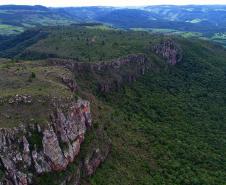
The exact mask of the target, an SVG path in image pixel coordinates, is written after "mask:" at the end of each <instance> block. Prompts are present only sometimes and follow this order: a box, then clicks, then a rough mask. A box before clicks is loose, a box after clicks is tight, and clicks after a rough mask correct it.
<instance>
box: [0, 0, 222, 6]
mask: <svg viewBox="0 0 226 185" xmlns="http://www.w3.org/2000/svg"><path fill="white" fill-rule="evenodd" d="M0 5H42V6H47V7H84V6H111V7H133V6H153V5H226V0H216V1H212V0H206V1H205V2H204V3H203V1H200V0H184V1H183V2H181V1H179V0H165V1H164V0H160V1H159V0H153V1H149V0H143V1H139V0H135V1H126V0H115V1H110V0H93V1H89V0H77V1H73V0H68V1H63V0H55V1H54V3H53V1H52V0H30V1H29V2H28V1H27V0H1V2H0Z"/></svg>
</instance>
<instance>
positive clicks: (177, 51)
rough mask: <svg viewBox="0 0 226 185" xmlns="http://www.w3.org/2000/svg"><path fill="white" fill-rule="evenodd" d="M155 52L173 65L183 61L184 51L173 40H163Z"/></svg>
mask: <svg viewBox="0 0 226 185" xmlns="http://www.w3.org/2000/svg"><path fill="white" fill-rule="evenodd" d="M153 51H154V52H155V53H156V54H157V55H159V56H161V57H163V58H164V59H165V60H166V61H167V62H168V63H169V64H172V65H175V64H176V63H178V62H180V61H181V60H182V50H181V48H180V46H179V45H178V44H177V43H176V42H175V41H173V40H172V39H166V40H163V41H162V42H161V43H160V44H157V45H155V46H154V47H153Z"/></svg>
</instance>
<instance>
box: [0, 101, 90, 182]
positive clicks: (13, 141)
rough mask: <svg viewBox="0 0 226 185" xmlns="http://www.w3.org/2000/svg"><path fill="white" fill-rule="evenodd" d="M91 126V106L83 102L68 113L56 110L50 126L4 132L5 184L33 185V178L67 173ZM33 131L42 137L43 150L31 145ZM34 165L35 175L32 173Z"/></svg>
mask: <svg viewBox="0 0 226 185" xmlns="http://www.w3.org/2000/svg"><path fill="white" fill-rule="evenodd" d="M64 112H65V111H64ZM91 124H92V120H91V112H90V103H89V102H88V101H85V100H82V99H79V100H78V101H77V102H72V103H71V105H70V107H69V110H68V111H67V112H66V113H63V111H62V110H60V108H56V111H55V113H54V114H52V122H50V123H49V126H48V127H45V128H41V127H40V126H39V125H37V126H31V125H30V126H29V127H26V126H20V127H18V128H14V129H1V130H0V154H1V155H0V159H1V162H2V164H3V166H4V168H5V182H8V184H13V185H28V184H32V175H37V174H43V173H46V172H51V171H62V170H65V169H66V168H67V166H68V164H69V163H72V162H74V161H75V160H76V156H77V155H78V154H79V151H80V145H81V143H82V142H83V141H84V136H85V133H86V130H87V129H88V128H89V127H90V126H91ZM33 132H36V133H38V134H40V137H41V138H42V146H41V148H40V147H39V148H37V147H36V145H35V144H33V143H29V137H30V136H31V135H32V133H33ZM21 146H22V148H20V147H21ZM64 146H65V147H64ZM31 148H33V149H32V151H31ZM32 165H33V168H34V169H35V171H36V172H35V174H34V173H33V172H32V171H29V170H30V169H31V168H32V167H31V166H32ZM32 173H33V174H32Z"/></svg>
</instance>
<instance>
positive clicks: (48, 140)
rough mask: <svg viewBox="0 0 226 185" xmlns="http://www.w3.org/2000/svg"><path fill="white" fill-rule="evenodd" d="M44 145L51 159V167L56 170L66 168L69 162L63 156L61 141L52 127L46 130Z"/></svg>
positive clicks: (46, 153) (45, 152)
mask: <svg viewBox="0 0 226 185" xmlns="http://www.w3.org/2000/svg"><path fill="white" fill-rule="evenodd" d="M42 145H43V151H44V154H45V156H46V157H48V158H49V159H50V161H51V168H52V169H53V170H54V171H60V170H64V169H65V168H66V167H67V165H68V162H67V161H66V160H65V158H64V156H63V153H62V150H61V148H60V145H59V141H58V139H57V136H56V134H55V132H54V130H53V128H52V127H50V129H48V130H47V129H46V130H45V131H44V133H43V139H42Z"/></svg>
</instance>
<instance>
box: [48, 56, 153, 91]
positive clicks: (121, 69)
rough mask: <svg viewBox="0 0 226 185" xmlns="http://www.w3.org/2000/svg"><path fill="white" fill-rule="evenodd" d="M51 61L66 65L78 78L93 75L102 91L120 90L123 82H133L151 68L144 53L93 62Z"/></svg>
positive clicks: (53, 63) (51, 61)
mask: <svg viewBox="0 0 226 185" xmlns="http://www.w3.org/2000/svg"><path fill="white" fill-rule="evenodd" d="M49 63H50V64H51V65H63V66H65V67H66V68H68V69H70V70H71V71H72V72H73V73H74V74H75V76H76V77H78V78H83V77H86V76H87V74H89V75H92V78H93V80H95V81H97V91H98V92H101V93H108V92H110V91H113V90H118V89H119V88H120V87H121V86H123V84H125V83H132V82H133V81H135V80H136V79H137V77H138V76H140V75H144V73H145V72H146V71H147V70H148V69H149V68H150V63H149V61H148V59H147V57H146V56H145V55H143V54H137V55H128V56H126V57H121V58H118V59H114V60H111V61H103V62H102V61H100V62H93V63H91V62H77V61H73V60H64V59H50V60H49Z"/></svg>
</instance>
